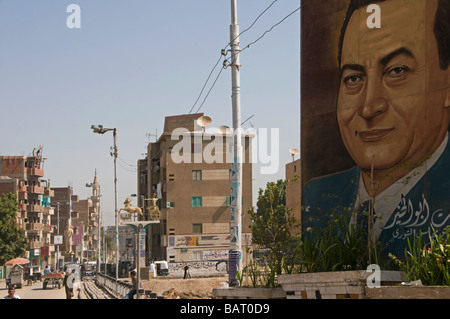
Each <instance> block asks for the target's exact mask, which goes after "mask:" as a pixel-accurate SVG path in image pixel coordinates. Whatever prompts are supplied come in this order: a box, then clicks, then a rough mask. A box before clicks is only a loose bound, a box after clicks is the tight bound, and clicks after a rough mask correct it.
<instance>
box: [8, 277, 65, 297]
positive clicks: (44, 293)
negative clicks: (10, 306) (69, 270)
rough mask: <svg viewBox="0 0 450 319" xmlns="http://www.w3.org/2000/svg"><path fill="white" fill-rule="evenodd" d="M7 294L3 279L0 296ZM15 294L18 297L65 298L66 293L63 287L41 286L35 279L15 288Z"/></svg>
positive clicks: (40, 282)
mask: <svg viewBox="0 0 450 319" xmlns="http://www.w3.org/2000/svg"><path fill="white" fill-rule="evenodd" d="M6 295H8V290H7V289H6V285H5V281H4V280H2V281H1V282H0V298H3V297H5V296H6ZM16 295H18V296H19V297H20V299H66V293H65V290H64V287H61V289H58V288H57V287H55V288H52V287H47V288H46V289H43V288H42V281H37V282H35V283H33V284H32V285H31V286H27V285H26V284H24V285H22V288H20V289H19V288H16Z"/></svg>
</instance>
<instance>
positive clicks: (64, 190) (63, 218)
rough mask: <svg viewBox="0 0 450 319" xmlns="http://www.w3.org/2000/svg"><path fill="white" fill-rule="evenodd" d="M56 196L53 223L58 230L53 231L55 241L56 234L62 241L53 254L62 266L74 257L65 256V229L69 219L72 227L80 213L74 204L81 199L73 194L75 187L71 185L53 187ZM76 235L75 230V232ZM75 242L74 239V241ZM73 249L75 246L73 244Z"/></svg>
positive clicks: (53, 200)
mask: <svg viewBox="0 0 450 319" xmlns="http://www.w3.org/2000/svg"><path fill="white" fill-rule="evenodd" d="M52 191H53V194H54V197H53V198H52V203H51V205H52V207H53V208H54V210H55V214H54V215H53V216H52V220H51V223H52V225H55V228H56V231H55V232H54V233H53V242H55V236H58V237H60V238H61V240H62V243H61V244H57V245H56V249H55V253H54V254H53V258H54V260H55V266H56V261H57V260H58V263H57V264H58V266H59V267H62V265H63V264H64V262H73V261H74V259H73V257H69V256H68V257H65V256H64V247H65V242H64V236H63V234H64V230H65V229H66V226H67V221H68V220H70V221H71V225H72V227H73V226H74V225H73V219H75V218H77V217H78V213H77V212H75V211H74V209H73V204H74V203H76V202H78V201H79V197H78V195H74V194H73V188H72V187H71V186H67V187H53V188H52ZM74 235H76V234H75V232H74ZM72 244H73V241H72ZM71 250H72V251H75V250H74V247H73V246H72V249H71Z"/></svg>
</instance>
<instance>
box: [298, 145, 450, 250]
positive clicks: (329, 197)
mask: <svg viewBox="0 0 450 319" xmlns="http://www.w3.org/2000/svg"><path fill="white" fill-rule="evenodd" d="M360 173H361V170H360V168H359V167H354V168H352V169H349V170H347V171H344V172H339V173H336V174H333V175H328V176H325V177H321V178H316V179H313V180H311V181H308V183H307V184H306V185H305V187H304V188H303V192H302V198H303V207H304V211H303V213H302V225H303V230H306V229H307V228H308V227H311V228H317V227H319V228H322V227H325V226H326V225H327V222H328V219H329V216H330V215H331V211H332V210H335V211H337V212H340V213H342V214H346V215H347V218H348V220H349V221H350V217H351V212H352V211H354V208H355V202H356V198H357V192H358V185H359V179H360ZM375 214H376V212H375ZM358 218H364V216H358ZM365 218H367V217H365ZM358 224H359V223H358ZM446 226H450V142H448V143H447V146H446V147H445V149H444V152H443V153H442V155H441V156H440V157H439V158H438V160H437V161H436V163H435V164H434V165H433V166H432V167H431V168H430V169H429V170H428V172H426V174H425V175H424V176H422V178H421V179H420V180H419V181H418V182H417V183H416V185H414V187H413V188H412V189H411V190H410V191H409V192H408V193H407V194H402V197H401V199H400V200H399V203H398V205H397V207H396V209H395V210H394V211H393V212H392V213H391V215H390V217H389V219H388V221H387V222H386V223H385V225H384V227H383V229H382V231H381V233H380V236H379V238H378V239H379V240H380V241H381V242H382V243H383V245H387V247H386V248H385V249H384V250H383V255H385V254H387V253H393V254H394V255H395V256H397V257H403V256H404V253H405V249H406V248H407V247H408V242H407V239H408V238H410V241H411V243H412V240H413V237H412V236H413V235H414V234H416V235H417V236H418V234H419V231H421V232H422V237H423V241H424V242H428V241H429V235H433V234H434V233H433V228H434V230H435V231H436V233H440V232H442V231H443V230H444V228H445V227H446Z"/></svg>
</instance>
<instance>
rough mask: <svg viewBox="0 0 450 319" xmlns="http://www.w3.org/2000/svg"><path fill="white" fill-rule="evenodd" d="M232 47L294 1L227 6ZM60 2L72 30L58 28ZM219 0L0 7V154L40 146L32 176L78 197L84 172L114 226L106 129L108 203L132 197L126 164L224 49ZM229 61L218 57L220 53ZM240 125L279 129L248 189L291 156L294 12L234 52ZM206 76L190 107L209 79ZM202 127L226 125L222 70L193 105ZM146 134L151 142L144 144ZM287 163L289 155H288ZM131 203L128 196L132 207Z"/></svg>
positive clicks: (295, 129) (295, 98) (295, 116)
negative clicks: (38, 173) (96, 127)
mask: <svg viewBox="0 0 450 319" xmlns="http://www.w3.org/2000/svg"><path fill="white" fill-rule="evenodd" d="M237 2H238V23H239V25H240V29H241V31H243V30H245V29H247V28H248V27H250V25H251V24H252V23H253V22H254V21H255V19H256V18H257V17H258V15H260V14H261V13H262V12H263V11H264V10H265V9H266V8H267V7H269V6H270V5H271V4H272V3H273V5H272V6H271V8H270V9H269V10H268V11H267V12H266V13H265V14H264V15H262V16H261V18H260V19H259V20H258V21H257V22H256V23H255V25H254V26H253V27H252V28H251V29H250V30H248V31H247V32H245V33H244V34H242V35H241V49H242V48H245V46H246V45H247V44H249V43H251V42H253V41H255V40H256V39H258V38H259V37H260V36H261V35H263V33H264V32H265V31H266V30H268V29H270V28H271V27H272V26H273V25H275V24H276V23H278V22H280V21H281V20H282V19H283V18H284V17H286V16H287V15H288V14H290V13H291V12H293V11H294V10H296V9H297V8H298V7H299V6H300V1H299V0H278V1H275V2H274V1H273V0H238V1H237ZM70 4H77V5H79V7H80V8H81V15H80V17H81V28H79V29H78V28H73V29H69V28H68V26H67V23H66V20H67V18H68V17H69V16H70V14H71V13H68V12H66V9H67V7H68V6H69V5H70ZM230 23H231V5H230V1H229V0H190V1H186V0H167V1H153V0H71V1H65V0H58V1H55V0H39V1H30V0H0V110H1V115H0V116H1V119H2V121H1V125H0V155H3V156H6V155H24V156H26V155H30V154H31V152H32V150H33V148H37V147H38V146H39V145H43V146H44V149H43V155H44V157H45V158H47V159H46V161H45V164H44V170H45V176H44V179H50V183H51V186H52V187H66V186H68V185H70V186H73V188H74V193H75V194H77V195H79V196H80V198H81V199H84V198H86V197H88V196H90V194H91V189H90V188H87V187H85V184H86V183H90V182H92V181H93V177H94V171H95V169H97V175H98V178H99V182H100V184H101V194H102V201H101V205H102V208H101V211H102V213H103V216H104V219H103V221H104V225H113V224H114V179H113V173H114V170H113V168H114V166H113V158H112V157H111V156H110V153H109V150H110V146H112V145H113V136H112V132H108V133H106V134H104V135H98V134H94V133H92V130H91V129H90V127H91V125H92V124H102V125H104V127H109V128H114V127H115V128H117V132H118V133H117V134H118V138H117V144H118V149H119V159H118V168H117V170H118V174H117V175H118V194H119V196H118V202H119V208H120V207H122V206H123V205H122V203H123V201H124V200H125V198H126V197H129V195H130V194H133V193H136V191H137V186H136V185H137V176H136V163H137V160H138V159H139V158H143V155H141V154H142V153H143V152H145V151H146V144H147V142H148V141H149V140H151V141H155V139H156V137H155V136H154V135H155V134H157V135H158V137H159V135H160V134H161V132H162V130H163V125H164V117H165V116H171V115H180V114H186V113H189V111H190V110H191V109H192V107H193V106H194V102H195V101H196V100H197V97H198V96H199V94H200V91H201V89H202V87H203V85H204V83H205V81H206V79H207V77H208V75H209V74H210V72H211V70H212V68H213V67H214V65H215V64H216V62H217V61H218V59H219V57H220V51H221V49H223V48H225V47H226V45H227V44H228V43H229V41H230V39H229V37H230V35H229V26H230ZM228 57H229V55H228ZM240 58H241V64H242V68H241V116H242V120H245V119H247V118H249V117H250V116H253V117H252V118H251V119H250V120H249V121H248V122H246V123H245V124H244V126H243V127H244V128H248V127H250V125H253V126H254V127H255V129H262V128H267V129H271V128H275V129H279V132H280V139H279V144H278V145H277V147H278V149H279V152H278V153H277V154H273V156H278V157H279V169H278V171H277V172H276V173H275V174H269V175H262V174H260V170H259V166H260V165H259V164H255V165H254V170H253V178H254V181H253V187H254V191H253V194H254V198H253V201H254V203H256V197H257V190H258V188H264V187H265V185H266V183H267V182H268V181H275V180H277V179H279V178H284V174H285V169H284V167H285V164H286V163H288V162H290V161H291V160H292V157H291V155H290V153H289V151H288V150H289V148H298V149H299V148H300V11H297V12H295V13H294V14H293V15H291V16H290V17H289V18H287V19H286V20H285V21H284V22H283V23H281V24H280V25H278V26H277V27H275V28H273V30H272V31H271V32H269V33H267V34H266V35H265V36H264V37H263V38H262V39H260V40H259V41H258V42H256V43H255V44H253V45H251V46H250V47H249V48H247V49H245V50H244V51H243V52H242V53H241V56H240ZM221 64H222V61H221V62H220V64H219V66H218V67H217V68H216V69H215V70H214V73H213V74H212V76H211V79H210V81H209V82H208V84H207V86H206V88H205V91H204V92H203V95H202V96H201V98H200V100H199V102H198V103H197V104H196V105H195V107H194V108H193V111H192V113H195V112H196V111H197V110H198V108H199V107H200V105H201V103H202V101H203V99H204V96H205V95H206V93H207V91H208V90H209V89H210V87H211V85H212V84H213V81H214V80H215V79H216V76H217V75H218V73H219V71H220V66H221ZM198 111H199V112H204V113H205V114H206V115H208V116H210V117H211V118H212V120H213V123H212V125H211V126H212V127H218V126H221V125H227V126H229V127H232V108H231V68H227V69H224V70H223V71H222V73H221V75H220V77H219V78H218V80H217V83H216V85H215V86H214V88H213V89H212V91H211V93H210V94H209V97H208V98H207V100H206V102H205V103H204V104H203V106H202V107H201V108H200V110H198ZM149 134H152V135H149ZM297 158H298V156H297ZM133 204H136V199H135V198H133Z"/></svg>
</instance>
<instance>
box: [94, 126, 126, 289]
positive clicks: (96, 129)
mask: <svg viewBox="0 0 450 319" xmlns="http://www.w3.org/2000/svg"><path fill="white" fill-rule="evenodd" d="M91 129H92V130H93V131H94V133H97V134H105V133H106V132H108V131H113V137H114V152H113V153H111V155H112V156H114V211H115V214H114V216H115V217H114V218H115V226H116V283H117V281H118V280H119V224H118V214H117V212H118V211H117V130H116V128H104V127H103V125H92V126H91Z"/></svg>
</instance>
